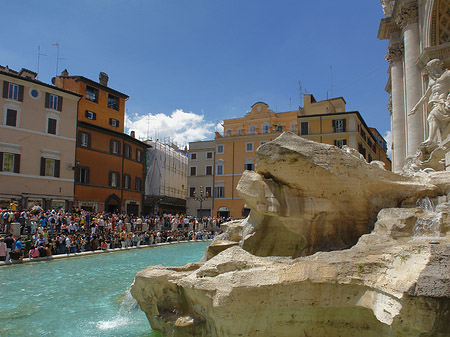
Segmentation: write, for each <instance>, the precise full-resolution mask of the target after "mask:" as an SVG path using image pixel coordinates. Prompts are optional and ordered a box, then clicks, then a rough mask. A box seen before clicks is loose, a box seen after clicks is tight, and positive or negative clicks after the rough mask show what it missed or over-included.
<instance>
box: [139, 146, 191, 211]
mask: <svg viewBox="0 0 450 337" xmlns="http://www.w3.org/2000/svg"><path fill="white" fill-rule="evenodd" d="M145 143H146V144H147V146H148V149H147V171H146V178H145V212H146V213H154V214H156V213H158V214H165V213H166V214H177V213H179V214H184V213H185V212H186V186H187V165H188V158H187V151H186V150H180V149H179V148H178V147H177V146H175V145H173V144H164V143H162V142H160V141H159V140H156V141H153V140H147V141H146V142H145Z"/></svg>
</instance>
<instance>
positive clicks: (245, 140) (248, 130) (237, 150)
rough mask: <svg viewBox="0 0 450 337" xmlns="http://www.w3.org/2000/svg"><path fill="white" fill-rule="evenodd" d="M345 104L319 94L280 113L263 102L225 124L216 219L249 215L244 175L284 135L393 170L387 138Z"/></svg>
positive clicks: (218, 154) (219, 139)
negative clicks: (240, 187)
mask: <svg viewBox="0 0 450 337" xmlns="http://www.w3.org/2000/svg"><path fill="white" fill-rule="evenodd" d="M345 105H346V102H345V100H344V98H342V97H337V98H332V99H327V100H323V101H316V100H315V98H314V96H313V95H305V97H304V102H303V107H301V108H300V109H299V110H293V111H287V112H279V113H276V112H274V111H273V110H271V109H270V108H269V106H268V105H267V104H266V103H264V102H257V103H255V104H253V105H252V107H251V110H250V111H249V112H248V113H247V114H245V116H244V117H241V118H233V119H228V120H225V121H224V123H223V126H224V134H223V135H220V134H217V133H216V138H215V156H214V164H215V167H214V168H215V170H214V187H213V197H214V200H213V212H212V215H214V216H216V215H218V216H224V217H229V216H231V217H233V218H239V217H245V216H247V215H248V212H249V209H248V208H246V207H245V204H244V202H243V200H242V198H241V197H240V196H239V194H238V193H237V191H236V186H237V184H238V182H239V180H240V178H241V176H242V174H243V172H244V170H254V169H255V164H256V163H255V158H256V155H255V151H256V149H257V148H258V147H259V146H260V145H262V144H264V143H265V142H268V141H271V140H274V139H275V138H277V137H278V136H279V135H280V134H281V133H282V132H284V131H291V132H294V133H296V134H298V135H300V136H302V137H305V138H307V139H310V140H314V141H317V142H320V143H325V144H330V145H335V146H338V147H343V146H344V145H345V146H348V147H350V148H353V149H355V150H357V151H358V152H359V153H360V154H361V155H362V156H363V157H364V158H365V159H366V160H367V161H368V162H371V161H373V160H378V161H382V162H383V163H384V164H385V167H386V169H387V170H390V169H391V163H390V160H389V159H388V158H387V155H386V142H385V141H384V139H383V138H382V137H381V135H380V134H379V133H378V132H377V131H376V130H375V129H373V128H369V127H368V126H367V125H366V123H365V122H364V120H363V118H362V117H361V115H360V113H359V112H358V111H346V110H345ZM190 151H192V150H190ZM189 166H190V169H191V170H192V168H191V167H194V166H195V164H194V161H193V160H192V157H191V158H190V162H189ZM192 178H193V174H192V172H191V174H190V175H189V179H188V185H189V186H191V185H193V183H192V182H191V181H192Z"/></svg>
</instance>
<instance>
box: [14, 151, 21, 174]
mask: <svg viewBox="0 0 450 337" xmlns="http://www.w3.org/2000/svg"><path fill="white" fill-rule="evenodd" d="M14 172H15V173H19V172H20V154H15V155H14Z"/></svg>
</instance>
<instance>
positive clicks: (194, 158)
mask: <svg viewBox="0 0 450 337" xmlns="http://www.w3.org/2000/svg"><path fill="white" fill-rule="evenodd" d="M191 160H197V153H196V152H194V153H191Z"/></svg>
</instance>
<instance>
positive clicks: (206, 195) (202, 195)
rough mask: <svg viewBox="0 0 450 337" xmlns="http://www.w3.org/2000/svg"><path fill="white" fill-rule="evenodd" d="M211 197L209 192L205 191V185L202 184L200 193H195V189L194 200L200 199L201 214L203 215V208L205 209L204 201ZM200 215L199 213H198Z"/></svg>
mask: <svg viewBox="0 0 450 337" xmlns="http://www.w3.org/2000/svg"><path fill="white" fill-rule="evenodd" d="M208 198H209V195H208V193H206V194H205V193H204V192H203V186H200V195H197V196H196V195H195V191H194V200H197V201H200V215H202V210H203V207H202V206H203V201H205V200H206V199H208ZM197 216H198V214H197Z"/></svg>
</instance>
